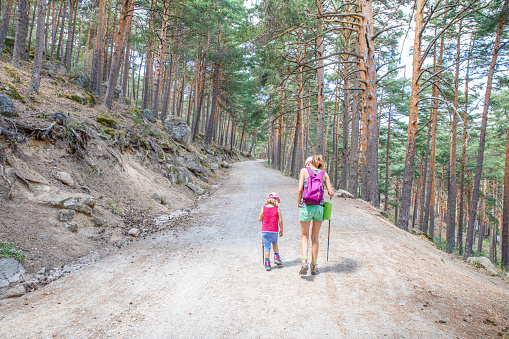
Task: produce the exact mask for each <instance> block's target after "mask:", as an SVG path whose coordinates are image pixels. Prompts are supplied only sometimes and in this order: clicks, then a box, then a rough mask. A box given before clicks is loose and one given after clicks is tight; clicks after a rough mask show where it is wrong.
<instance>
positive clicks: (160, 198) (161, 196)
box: [152, 192, 170, 205]
mask: <svg viewBox="0 0 509 339" xmlns="http://www.w3.org/2000/svg"><path fill="white" fill-rule="evenodd" d="M152 198H154V199H155V200H156V201H157V202H160V203H161V205H167V204H168V203H169V200H170V197H169V195H168V193H166V192H155V193H154V194H152Z"/></svg>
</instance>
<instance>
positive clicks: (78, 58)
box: [71, 2, 93, 65]
mask: <svg viewBox="0 0 509 339" xmlns="http://www.w3.org/2000/svg"><path fill="white" fill-rule="evenodd" d="M78 4H79V2H78ZM77 6H78V5H76V7H77ZM76 12H77V11H76ZM92 13H93V11H90V19H89V22H91V21H92ZM84 18H85V15H82V16H81V20H80V31H79V33H78V39H77V41H78V50H77V52H76V57H75V59H74V65H78V62H79V61H80V52H81V45H80V44H81V42H80V39H81V33H82V32H83V20H84ZM74 20H75V22H74V28H73V31H74V30H75V29H76V18H74ZM89 32H90V30H89ZM89 39H90V34H88V36H87V44H88V42H89ZM71 54H72V50H71ZM86 57H87V55H86V54H85V58H86Z"/></svg>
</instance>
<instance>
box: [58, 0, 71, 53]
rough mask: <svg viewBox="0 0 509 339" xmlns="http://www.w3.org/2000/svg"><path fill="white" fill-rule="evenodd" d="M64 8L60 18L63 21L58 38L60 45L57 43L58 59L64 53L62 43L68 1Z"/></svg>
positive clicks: (65, 2)
mask: <svg viewBox="0 0 509 339" xmlns="http://www.w3.org/2000/svg"><path fill="white" fill-rule="evenodd" d="M63 3H64V8H63V9H62V12H61V13H60V18H61V19H62V23H61V24H60V34H59V36H58V43H57V55H56V58H57V59H60V57H61V53H62V41H63V39H64V27H65V13H67V3H68V1H63Z"/></svg>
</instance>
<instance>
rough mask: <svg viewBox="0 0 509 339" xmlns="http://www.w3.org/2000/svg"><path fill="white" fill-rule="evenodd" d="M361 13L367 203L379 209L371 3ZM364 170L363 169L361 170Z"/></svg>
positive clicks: (364, 6) (377, 129) (377, 133)
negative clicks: (366, 134) (363, 43)
mask: <svg viewBox="0 0 509 339" xmlns="http://www.w3.org/2000/svg"><path fill="white" fill-rule="evenodd" d="M362 12H363V14H364V23H365V27H366V35H365V38H366V46H367V50H366V54H365V60H366V61H365V62H366V71H367V72H366V81H367V84H366V113H367V123H368V125H367V133H368V140H367V148H366V165H367V168H366V169H365V170H366V171H367V190H368V192H367V193H368V201H369V202H371V204H372V205H373V206H375V207H380V195H379V188H378V136H379V122H378V114H377V113H378V103H377V87H378V85H377V79H376V64H375V40H374V39H373V36H374V33H375V32H374V30H373V8H372V1H365V0H363V6H362ZM363 170H364V169H363Z"/></svg>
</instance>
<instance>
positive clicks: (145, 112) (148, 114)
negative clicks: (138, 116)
mask: <svg viewBox="0 0 509 339" xmlns="http://www.w3.org/2000/svg"><path fill="white" fill-rule="evenodd" d="M143 116H144V117H145V119H147V121H149V122H156V121H157V120H156V118H155V117H154V114H152V111H151V110H149V109H144V110H143Z"/></svg>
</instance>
